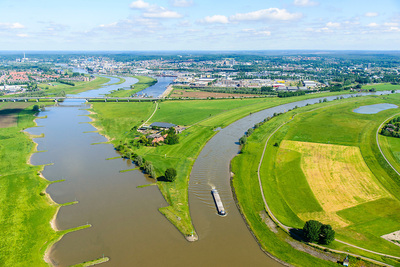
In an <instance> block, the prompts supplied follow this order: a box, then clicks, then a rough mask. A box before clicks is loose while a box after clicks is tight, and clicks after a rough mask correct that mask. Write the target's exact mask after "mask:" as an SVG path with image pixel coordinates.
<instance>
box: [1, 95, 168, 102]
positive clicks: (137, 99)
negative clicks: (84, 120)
mask: <svg viewBox="0 0 400 267" xmlns="http://www.w3.org/2000/svg"><path fill="white" fill-rule="evenodd" d="M65 99H84V100H86V101H87V102H91V101H104V102H107V101H111V102H119V101H123V102H130V101H133V102H140V101H154V100H158V99H160V98H159V97H110V96H91V97H82V96H45V97H3V98H0V101H1V102H17V101H25V102H28V101H36V102H39V101H54V102H59V101H64V100H65Z"/></svg>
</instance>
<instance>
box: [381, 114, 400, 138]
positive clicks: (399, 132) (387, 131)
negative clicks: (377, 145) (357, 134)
mask: <svg viewBox="0 0 400 267" xmlns="http://www.w3.org/2000/svg"><path fill="white" fill-rule="evenodd" d="M381 135H384V136H391V137H397V138H400V117H396V118H393V119H391V120H390V121H389V122H388V123H387V124H386V125H385V126H383V128H382V130H381Z"/></svg>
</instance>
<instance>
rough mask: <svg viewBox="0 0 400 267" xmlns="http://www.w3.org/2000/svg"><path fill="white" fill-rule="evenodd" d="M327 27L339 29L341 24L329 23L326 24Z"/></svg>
mask: <svg viewBox="0 0 400 267" xmlns="http://www.w3.org/2000/svg"><path fill="white" fill-rule="evenodd" d="M326 27H328V28H339V27H340V23H339V22H328V23H327V24H326Z"/></svg>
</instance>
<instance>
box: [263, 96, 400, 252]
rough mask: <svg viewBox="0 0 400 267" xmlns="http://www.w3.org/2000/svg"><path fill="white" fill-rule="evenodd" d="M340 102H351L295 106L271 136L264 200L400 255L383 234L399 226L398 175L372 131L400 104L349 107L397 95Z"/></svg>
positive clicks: (296, 220) (287, 216)
mask: <svg viewBox="0 0 400 267" xmlns="http://www.w3.org/2000/svg"><path fill="white" fill-rule="evenodd" d="M344 102H349V103H347V104H337V105H335V106H334V107H333V106H332V107H327V108H323V109H317V110H312V111H309V112H304V113H300V114H298V115H297V116H296V117H295V119H294V120H293V121H292V122H290V123H289V124H287V125H285V126H284V127H282V128H281V129H280V130H279V132H278V133H277V134H275V135H274V136H273V137H272V139H271V141H270V142H271V144H274V143H277V144H278V145H279V147H275V146H272V145H271V147H268V148H267V152H266V154H267V155H268V157H267V158H266V159H264V161H263V165H262V169H261V174H262V177H263V178H262V179H263V180H264V182H265V183H263V187H264V191H265V193H266V198H267V202H268V203H270V205H271V206H270V208H271V209H272V211H273V213H274V214H275V215H276V216H277V217H278V219H279V220H281V222H283V223H284V224H286V225H289V226H292V227H303V225H304V222H305V221H306V220H309V219H315V220H320V221H321V222H324V223H329V224H331V225H332V226H333V227H334V229H335V231H336V233H337V237H338V238H340V239H341V240H344V241H347V242H349V243H352V244H355V245H358V246H361V247H365V248H368V249H371V250H375V251H378V252H382V253H387V254H392V255H397V256H399V255H400V247H399V246H396V245H394V244H392V243H390V242H388V241H386V240H384V239H382V238H381V235H383V234H388V233H391V232H394V231H397V230H399V229H400V220H399V219H400V216H399V215H398V214H399V210H400V201H399V196H400V195H399V190H400V182H399V181H400V180H399V179H398V178H397V175H396V174H395V173H394V172H393V171H392V170H391V169H390V168H389V167H388V165H387V164H386V162H385V161H384V159H383V157H382V156H381V154H380V152H379V150H378V148H377V144H376V139H375V134H376V130H377V129H378V127H379V125H380V124H381V123H382V122H383V121H384V120H385V119H387V118H388V117H390V116H391V115H392V114H396V113H398V110H396V109H392V110H386V111H382V112H379V113H377V114H357V113H354V112H353V110H354V109H355V108H357V107H359V106H362V105H370V104H376V103H393V104H398V103H399V102H400V98H399V96H398V95H390V96H382V97H365V98H360V99H351V100H345V101H344ZM338 103H340V102H338ZM338 114H340V116H339V115H338ZM299 189H300V190H299ZM277 192H278V193H277ZM277 196H279V197H277ZM384 203H386V205H385V204H384ZM335 246H337V244H333V245H332V248H335ZM336 248H337V247H336Z"/></svg>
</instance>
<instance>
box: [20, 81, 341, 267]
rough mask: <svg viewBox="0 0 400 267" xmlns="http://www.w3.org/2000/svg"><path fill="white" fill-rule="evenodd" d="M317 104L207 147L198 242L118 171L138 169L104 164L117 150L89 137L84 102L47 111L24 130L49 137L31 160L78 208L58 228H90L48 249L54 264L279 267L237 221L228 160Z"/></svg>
mask: <svg viewBox="0 0 400 267" xmlns="http://www.w3.org/2000/svg"><path fill="white" fill-rule="evenodd" d="M114 82H115V81H114ZM129 82H130V83H133V82H134V81H132V80H127V83H129ZM120 87H121V86H120ZM106 89H107V88H106ZM102 90H103V89H102ZM104 90H105V89H104ZM104 90H103V91H104ZM85 96H87V93H86V95H85ZM333 98H336V97H331V98H328V99H329V100H331V99H333ZM316 102H318V99H314V100H307V101H301V102H296V103H292V104H287V105H282V106H279V107H275V108H271V109H267V110H264V111H261V112H259V113H255V114H252V115H250V116H248V117H246V118H244V119H241V120H239V121H237V122H235V123H233V124H231V125H230V126H228V127H226V128H224V129H222V130H221V131H219V132H218V133H217V134H216V135H215V136H214V137H213V138H212V139H211V140H210V141H209V142H208V143H207V145H206V146H205V147H204V149H203V150H202V152H201V153H200V155H199V157H198V158H197V160H196V162H195V164H194V166H193V170H192V174H191V180H190V186H189V204H190V212H191V216H192V219H193V223H194V226H195V228H196V231H197V233H198V235H199V240H198V241H197V242H193V243H190V242H188V241H186V240H185V239H184V237H183V236H182V235H181V234H180V233H179V231H178V230H176V228H175V227H174V226H173V225H172V224H171V223H169V222H168V220H167V219H166V218H165V217H164V216H163V215H162V214H161V213H159V212H158V208H160V207H164V206H167V203H166V201H165V200H164V198H163V197H162V195H161V193H160V192H159V190H158V188H157V187H156V186H150V187H145V188H136V187H137V186H140V185H144V184H149V183H152V182H153V180H151V179H149V178H146V176H145V175H143V174H142V173H141V172H140V171H130V172H125V173H120V172H119V171H120V170H125V169H132V168H134V167H135V166H133V165H132V163H131V162H130V161H127V160H123V159H112V160H107V159H108V158H112V157H117V156H119V155H118V153H117V152H116V151H115V150H114V148H113V146H112V145H110V144H94V143H100V142H105V141H107V140H106V138H105V137H103V136H101V135H99V134H98V133H95V132H91V131H96V129H95V128H94V127H93V126H92V125H90V124H89V123H88V122H90V118H89V117H87V116H85V115H87V114H88V111H86V110H85V109H87V108H88V106H87V105H86V104H85V103H84V101H80V100H66V101H65V102H64V103H61V104H60V105H59V106H55V107H49V108H46V111H44V112H41V113H40V116H45V115H47V118H46V119H38V120H37V121H36V122H37V124H38V126H40V127H36V128H30V129H28V130H27V131H28V132H30V133H32V134H41V133H44V134H45V137H44V138H38V139H35V142H37V143H38V151H46V152H41V153H36V154H34V155H33V156H32V159H31V161H32V164H36V165H39V164H48V163H53V165H50V166H46V167H45V169H44V171H43V175H44V176H45V177H46V179H48V180H50V181H56V180H60V179H63V180H65V181H63V182H60V183H54V184H52V185H50V186H49V187H48V189H47V192H48V193H49V194H50V195H51V197H52V198H53V200H54V201H56V202H57V203H66V202H71V201H78V202H79V203H78V204H75V205H71V206H65V207H62V208H61V209H60V211H59V213H58V215H57V219H56V225H57V227H58V228H59V229H61V230H64V229H69V228H73V227H77V226H81V225H86V224H90V225H92V227H90V228H87V229H83V230H79V231H76V232H72V233H68V234H66V235H65V236H64V237H63V238H62V239H61V240H60V241H59V242H57V243H56V244H55V245H54V246H53V247H52V248H51V250H50V254H49V256H50V259H51V261H52V262H53V264H54V265H56V266H69V265H72V264H77V263H81V262H84V261H88V260H93V259H97V258H100V257H102V256H103V255H104V256H107V257H109V258H110V261H109V262H107V263H103V264H102V266H206V265H215V266H246V265H247V266H282V265H280V264H279V263H277V262H276V261H275V260H273V259H271V258H269V257H268V256H267V255H266V254H264V253H263V252H262V251H261V250H260V248H259V246H258V244H257V242H256V240H255V239H254V238H253V236H252V235H251V233H250V232H249V231H248V229H247V227H246V225H245V223H244V221H243V219H242V217H241V216H240V214H239V212H238V210H237V208H236V206H235V203H234V200H233V197H232V193H231V188H230V182H229V180H230V174H229V162H230V160H231V159H232V158H233V157H234V156H235V155H236V154H237V153H238V150H239V146H238V143H237V142H238V139H239V138H240V136H242V135H243V134H244V132H245V131H246V130H247V129H248V128H250V127H252V126H253V125H254V124H255V123H257V122H259V121H261V120H263V119H264V118H266V117H267V116H271V115H272V114H273V113H274V112H283V111H285V110H288V109H290V108H293V107H294V106H296V105H297V106H304V105H305V104H307V103H316ZM213 187H215V188H217V189H218V191H219V193H220V196H221V198H222V201H223V203H224V206H225V209H226V211H227V213H228V215H227V216H226V217H220V216H218V215H217V213H216V209H215V205H214V201H213V198H212V196H211V192H210V191H211V189H212V188H213Z"/></svg>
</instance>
